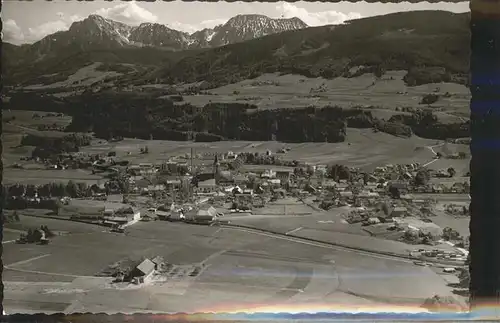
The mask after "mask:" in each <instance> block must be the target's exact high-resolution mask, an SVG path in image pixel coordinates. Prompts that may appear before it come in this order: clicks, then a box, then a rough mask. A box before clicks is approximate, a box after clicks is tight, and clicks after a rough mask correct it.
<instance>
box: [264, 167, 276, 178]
mask: <svg viewBox="0 0 500 323" xmlns="http://www.w3.org/2000/svg"><path fill="white" fill-rule="evenodd" d="M275 176H276V172H275V171H273V170H271V169H266V170H265V171H264V172H262V174H260V177H261V178H274V177H275Z"/></svg>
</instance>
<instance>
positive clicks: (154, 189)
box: [147, 184, 166, 192]
mask: <svg viewBox="0 0 500 323" xmlns="http://www.w3.org/2000/svg"><path fill="white" fill-rule="evenodd" d="M147 189H148V192H159V191H164V190H165V189H166V186H165V185H164V184H152V185H148V187H147Z"/></svg>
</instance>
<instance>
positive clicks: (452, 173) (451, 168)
mask: <svg viewBox="0 0 500 323" xmlns="http://www.w3.org/2000/svg"><path fill="white" fill-rule="evenodd" d="M447 172H448V174H449V175H450V177H453V176H455V174H456V173H457V172H456V171H455V169H454V168H453V167H450V168H448V170H447Z"/></svg>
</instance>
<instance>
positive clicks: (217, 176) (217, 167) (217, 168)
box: [213, 154, 220, 184]
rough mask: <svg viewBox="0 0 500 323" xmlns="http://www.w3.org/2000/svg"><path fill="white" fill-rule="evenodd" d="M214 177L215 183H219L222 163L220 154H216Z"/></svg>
mask: <svg viewBox="0 0 500 323" xmlns="http://www.w3.org/2000/svg"><path fill="white" fill-rule="evenodd" d="M213 172H214V179H215V183H216V184H219V179H220V163H219V155H217V154H216V155H215V158H214V165H213Z"/></svg>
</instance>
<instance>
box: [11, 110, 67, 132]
mask: <svg viewBox="0 0 500 323" xmlns="http://www.w3.org/2000/svg"><path fill="white" fill-rule="evenodd" d="M34 114H37V115H39V116H40V117H43V118H35V119H34V118H33V115H34ZM50 114H51V113H50V112H43V111H27V110H4V111H2V118H3V119H4V120H10V119H11V118H15V119H14V120H11V121H10V123H11V124H12V125H18V126H24V127H28V128H35V127H36V126H39V125H53V124H55V125H56V126H58V127H66V126H67V125H69V124H70V123H71V117H70V116H54V115H50ZM52 114H54V113H52Z"/></svg>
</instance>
